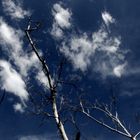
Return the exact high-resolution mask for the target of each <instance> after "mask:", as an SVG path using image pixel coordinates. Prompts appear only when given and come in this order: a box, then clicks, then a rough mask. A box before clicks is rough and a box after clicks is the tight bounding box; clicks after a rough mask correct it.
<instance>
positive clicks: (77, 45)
mask: <svg viewBox="0 0 140 140" xmlns="http://www.w3.org/2000/svg"><path fill="white" fill-rule="evenodd" d="M120 44H121V39H120V37H117V36H110V35H109V34H108V32H107V30H106V29H105V28H104V27H103V26H101V27H100V29H99V30H98V31H97V32H94V33H93V34H92V37H90V36H88V35H87V34H86V33H84V34H82V35H80V36H78V35H73V34H72V35H71V38H65V40H64V42H63V44H62V47H60V51H61V52H62V53H63V54H64V55H65V56H66V57H67V58H68V59H70V61H71V62H72V64H73V66H74V68H75V69H80V70H82V71H83V72H84V71H86V70H87V68H91V69H93V71H94V72H99V73H100V74H101V75H102V76H103V77H104V78H105V77H106V76H109V75H110V76H111V75H115V76H117V77H120V76H121V75H122V74H123V68H124V67H125V65H124V66H123V68H117V66H119V65H120V64H122V63H125V61H124V54H123V50H121V48H120ZM114 69H115V70H114ZM116 69H117V70H116ZM118 69H119V70H118ZM118 71H119V72H120V73H121V74H120V75H119V72H118Z"/></svg>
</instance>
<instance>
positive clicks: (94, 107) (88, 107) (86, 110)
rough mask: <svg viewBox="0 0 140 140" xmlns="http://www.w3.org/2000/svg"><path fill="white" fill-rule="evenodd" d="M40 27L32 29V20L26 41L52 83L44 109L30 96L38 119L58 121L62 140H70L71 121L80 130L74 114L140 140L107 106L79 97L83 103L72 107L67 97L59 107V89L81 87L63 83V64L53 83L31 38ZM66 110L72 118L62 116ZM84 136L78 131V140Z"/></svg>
mask: <svg viewBox="0 0 140 140" xmlns="http://www.w3.org/2000/svg"><path fill="white" fill-rule="evenodd" d="M39 25H40V24H39V23H35V24H34V25H32V21H31V20H29V24H28V27H27V29H26V30H25V33H26V37H27V39H28V41H29V44H30V45H31V47H32V50H33V51H34V53H35V54H36V56H37V58H38V60H39V61H40V64H41V67H42V70H43V72H44V74H45V76H46V79H47V80H48V84H49V87H48V89H49V92H50V95H44V94H40V96H41V99H42V100H41V104H40V105H39V104H38V103H37V102H36V101H35V99H34V97H33V96H30V100H31V102H32V103H33V105H34V107H35V110H34V113H35V114H38V115H44V117H48V118H53V119H54V120H55V123H56V126H57V129H58V131H59V134H60V137H61V138H62V140H69V138H68V134H67V132H66V130H65V127H64V125H65V123H66V122H67V121H69V122H71V123H72V124H73V125H74V126H75V127H76V128H77V130H78V126H77V124H76V121H75V118H74V115H73V113H80V114H81V115H85V116H86V117H87V118H89V119H91V120H93V121H94V122H96V123H97V124H99V125H101V126H102V127H104V128H106V129H108V130H110V131H112V132H115V133H117V134H119V135H121V136H124V137H126V138H128V139H131V140H136V139H137V137H138V135H139V134H140V132H138V133H136V134H135V135H134V134H133V133H132V132H131V131H130V130H129V129H128V128H127V127H126V126H125V125H124V123H123V122H122V121H121V119H120V117H119V115H118V112H117V110H115V112H114V113H112V110H111V109H110V108H109V106H107V105H106V104H100V103H98V102H97V101H96V102H95V103H89V102H87V101H85V100H83V99H82V98H81V96H79V103H78V102H77V103H76V104H71V103H70V101H69V100H66V99H65V97H64V96H63V95H62V96H60V98H59V105H58V102H57V100H58V99H57V87H58V84H59V83H61V84H67V85H71V86H73V87H74V88H77V87H76V85H75V84H73V83H70V82H65V81H63V80H60V77H61V74H62V67H63V62H61V63H60V65H59V68H58V75H57V78H56V79H55V80H54V81H53V80H52V77H53V76H52V74H51V72H50V70H49V67H48V65H47V62H46V61H45V60H44V59H43V58H42V56H40V54H39V52H38V50H37V47H36V45H35V42H34V41H33V39H32V36H31V33H32V32H33V31H36V30H38V28H39ZM45 105H50V106H51V109H52V113H49V112H48V111H46V110H45V109H43V107H44V106H45ZM63 107H64V108H63ZM62 108H63V109H62ZM65 109H66V110H67V111H68V112H69V114H70V117H69V118H63V119H62V117H61V115H60V113H61V111H65ZM95 111H99V112H101V113H103V115H105V116H106V117H107V118H109V119H110V123H109V124H108V123H106V122H105V121H103V120H100V119H98V118H96V117H95V115H94V114H95V113H93V112H95ZM111 124H112V125H111ZM80 136H81V132H80V130H78V131H77V134H76V136H75V140H80Z"/></svg>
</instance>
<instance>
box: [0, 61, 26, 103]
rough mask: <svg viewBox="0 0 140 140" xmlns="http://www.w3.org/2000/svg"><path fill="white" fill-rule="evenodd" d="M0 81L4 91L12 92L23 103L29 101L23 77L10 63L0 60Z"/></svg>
mask: <svg viewBox="0 0 140 140" xmlns="http://www.w3.org/2000/svg"><path fill="white" fill-rule="evenodd" d="M0 81H1V82H0V84H1V88H2V89H4V90H6V91H8V92H12V93H13V94H15V95H16V96H18V97H20V99H21V101H23V102H24V100H27V99H28V92H27V91H26V85H25V83H24V81H23V79H22V77H21V76H20V74H19V73H18V72H17V71H16V70H15V69H13V68H12V66H11V65H10V63H8V62H7V61H4V60H0Z"/></svg>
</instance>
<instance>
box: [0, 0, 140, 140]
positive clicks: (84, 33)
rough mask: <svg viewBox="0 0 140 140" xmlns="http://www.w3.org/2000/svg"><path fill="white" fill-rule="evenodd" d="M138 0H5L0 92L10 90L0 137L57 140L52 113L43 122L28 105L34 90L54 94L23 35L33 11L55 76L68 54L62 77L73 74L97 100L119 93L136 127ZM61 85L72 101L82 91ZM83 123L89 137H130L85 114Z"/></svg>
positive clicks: (124, 113)
mask: <svg viewBox="0 0 140 140" xmlns="http://www.w3.org/2000/svg"><path fill="white" fill-rule="evenodd" d="M139 5H140V1H139V0H135V1H132V0H123V1H122V0H117V1H116V0H67V1H64V0H60V1H58V0H40V1H35V0H30V1H28V0H24V1H23V0H15V1H14V0H1V2H0V95H1V96H2V94H3V92H4V91H5V92H6V96H5V98H4V101H3V103H2V104H1V106H0V139H1V140H29V139H30V140H32V139H33V140H45V139H47V140H49V139H50V140H57V139H59V137H58V133H57V129H56V126H55V123H54V121H53V120H52V119H51V120H46V121H45V123H44V125H40V124H41V122H42V121H41V120H42V117H41V116H35V115H33V114H32V113H31V112H30V111H29V110H30V109H32V106H31V104H30V101H29V94H30V92H31V93H32V94H33V95H34V96H35V98H36V99H37V100H39V99H40V98H39V95H38V93H43V94H48V89H47V88H46V87H47V85H48V81H47V80H46V78H45V76H44V74H43V72H42V69H41V67H40V63H39V61H38V59H37V58H36V56H35V54H34V53H33V52H32V50H31V48H30V46H29V44H28V41H27V38H26V36H25V33H24V30H25V29H26V28H27V25H28V18H29V17H31V18H32V19H33V20H34V21H39V22H41V28H40V30H38V31H36V32H35V33H34V34H33V35H32V36H33V38H34V40H35V42H36V44H37V48H38V50H39V53H40V55H42V56H44V58H45V59H46V61H47V63H48V66H49V68H50V71H51V74H52V75H53V76H54V77H55V72H56V69H57V66H58V65H59V63H60V61H61V59H62V58H65V59H66V60H67V62H66V64H65V65H64V71H63V74H62V75H63V76H62V78H63V79H64V80H66V81H68V80H70V79H71V80H73V79H74V80H73V82H74V84H77V86H78V87H80V88H81V89H82V91H84V92H85V93H86V95H87V99H88V100H89V99H90V100H91V102H94V101H95V99H98V100H99V101H100V102H102V103H106V104H110V97H111V96H112V95H115V96H116V98H117V110H118V114H119V116H120V118H122V120H123V121H124V122H125V124H126V126H127V127H129V126H130V130H132V132H134V133H135V132H137V131H138V130H139V129H140V124H139V123H138V122H136V116H137V118H139V117H140V103H139V99H140V95H139V94H140V86H139V83H140V55H139V54H140V48H139V40H140V36H139V33H140V17H139V13H140V9H139ZM54 77H52V78H54ZM75 79H77V80H75ZM58 91H59V92H58V98H59V97H60V96H62V95H63V94H64V95H66V96H67V97H68V98H69V99H71V100H72V101H73V102H74V101H77V100H76V99H75V98H76V95H77V94H80V93H78V91H76V90H74V89H73V88H72V87H70V86H65V85H60V88H59V90H58ZM49 109H50V108H49ZM97 117H99V118H102V117H104V116H102V115H101V114H97ZM77 122H78V124H79V128H80V129H81V132H82V139H83V140H84V139H85V138H87V139H89V140H91V139H92V140H106V139H114V140H121V139H124V137H121V136H119V135H117V134H115V133H111V132H109V131H108V130H106V129H104V128H103V127H101V126H99V125H98V124H96V123H95V122H92V121H90V120H89V119H87V118H86V117H84V116H82V115H78V117H77ZM89 124H90V125H89ZM91 124H92V125H91ZM70 129H71V130H70ZM66 130H67V131H68V132H69V135H75V133H76V132H77V131H76V129H73V127H72V126H71V125H66Z"/></svg>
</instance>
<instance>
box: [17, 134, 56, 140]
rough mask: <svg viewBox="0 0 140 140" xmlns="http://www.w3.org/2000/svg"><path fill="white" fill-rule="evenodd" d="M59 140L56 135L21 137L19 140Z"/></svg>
mask: <svg viewBox="0 0 140 140" xmlns="http://www.w3.org/2000/svg"><path fill="white" fill-rule="evenodd" d="M46 139H47V140H58V138H57V136H56V135H54V134H49V135H30V136H21V137H20V138H19V139H18V140H46Z"/></svg>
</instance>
